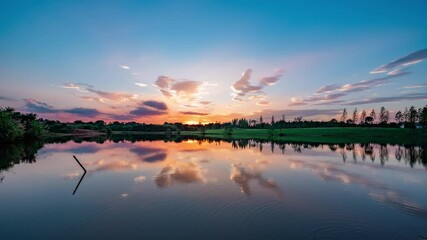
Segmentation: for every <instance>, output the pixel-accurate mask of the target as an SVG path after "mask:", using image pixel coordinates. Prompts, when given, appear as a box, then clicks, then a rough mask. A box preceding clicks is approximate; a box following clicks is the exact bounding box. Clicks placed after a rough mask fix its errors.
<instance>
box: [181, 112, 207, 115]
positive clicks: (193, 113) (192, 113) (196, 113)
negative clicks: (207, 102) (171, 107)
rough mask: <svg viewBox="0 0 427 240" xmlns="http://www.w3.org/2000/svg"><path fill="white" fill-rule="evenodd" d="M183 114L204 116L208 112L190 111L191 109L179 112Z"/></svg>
mask: <svg viewBox="0 0 427 240" xmlns="http://www.w3.org/2000/svg"><path fill="white" fill-rule="evenodd" d="M179 113H181V114H184V115H196V116H206V115H208V113H201V112H192V111H185V112H179Z"/></svg>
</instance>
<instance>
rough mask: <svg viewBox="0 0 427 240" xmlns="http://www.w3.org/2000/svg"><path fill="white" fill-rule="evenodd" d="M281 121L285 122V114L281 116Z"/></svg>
mask: <svg viewBox="0 0 427 240" xmlns="http://www.w3.org/2000/svg"><path fill="white" fill-rule="evenodd" d="M282 121H283V122H285V114H283V115H282Z"/></svg>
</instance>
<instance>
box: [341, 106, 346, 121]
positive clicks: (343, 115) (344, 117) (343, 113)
mask: <svg viewBox="0 0 427 240" xmlns="http://www.w3.org/2000/svg"><path fill="white" fill-rule="evenodd" d="M346 119H347V109H346V108H344V110H343V111H342V115H341V122H345V120H346Z"/></svg>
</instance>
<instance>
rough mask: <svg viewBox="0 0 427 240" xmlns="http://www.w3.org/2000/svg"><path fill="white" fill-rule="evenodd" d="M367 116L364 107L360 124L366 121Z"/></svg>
mask: <svg viewBox="0 0 427 240" xmlns="http://www.w3.org/2000/svg"><path fill="white" fill-rule="evenodd" d="M365 118H366V110H365V109H363V110H362V113H361V114H360V124H363V123H364V122H365Z"/></svg>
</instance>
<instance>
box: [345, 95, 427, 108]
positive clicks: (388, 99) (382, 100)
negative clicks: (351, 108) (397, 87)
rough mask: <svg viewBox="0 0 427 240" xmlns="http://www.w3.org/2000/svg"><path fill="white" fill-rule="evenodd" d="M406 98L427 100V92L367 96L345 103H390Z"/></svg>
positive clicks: (405, 99)
mask: <svg viewBox="0 0 427 240" xmlns="http://www.w3.org/2000/svg"><path fill="white" fill-rule="evenodd" d="M407 100H427V93H412V94H404V95H400V96H392V97H375V98H367V99H364V100H358V101H349V102H346V103H345V104H346V105H363V104H369V103H391V102H400V101H407Z"/></svg>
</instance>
